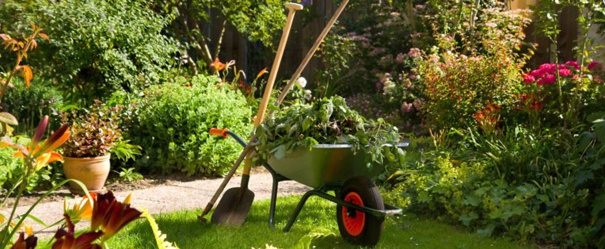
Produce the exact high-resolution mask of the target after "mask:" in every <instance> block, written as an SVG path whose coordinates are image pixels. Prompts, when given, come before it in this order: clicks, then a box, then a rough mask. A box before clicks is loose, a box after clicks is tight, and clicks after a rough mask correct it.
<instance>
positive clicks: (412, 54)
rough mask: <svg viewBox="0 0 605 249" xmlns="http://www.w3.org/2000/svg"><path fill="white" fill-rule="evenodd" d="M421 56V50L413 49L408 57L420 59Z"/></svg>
mask: <svg viewBox="0 0 605 249" xmlns="http://www.w3.org/2000/svg"><path fill="white" fill-rule="evenodd" d="M421 55H422V52H420V49H419V48H411V49H410V52H408V56H409V57H410V58H415V57H420V56H421Z"/></svg>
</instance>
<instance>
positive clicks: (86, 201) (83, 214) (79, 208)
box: [63, 193, 97, 224]
mask: <svg viewBox="0 0 605 249" xmlns="http://www.w3.org/2000/svg"><path fill="white" fill-rule="evenodd" d="M90 195H91V197H92V199H91V198H88V196H84V197H82V199H81V200H80V202H78V203H74V205H73V206H72V207H71V208H68V207H67V199H65V200H64V201H63V210H64V212H65V215H67V216H69V219H70V220H71V221H72V222H73V223H74V224H76V223H78V222H80V221H81V220H90V219H91V218H92V210H93V206H94V202H95V199H96V198H97V194H96V193H90Z"/></svg>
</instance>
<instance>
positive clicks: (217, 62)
mask: <svg viewBox="0 0 605 249" xmlns="http://www.w3.org/2000/svg"><path fill="white" fill-rule="evenodd" d="M210 67H214V68H215V69H216V71H217V72H220V71H223V69H225V68H226V67H227V65H226V64H225V63H222V62H221V61H220V60H219V59H218V58H216V59H215V60H214V62H212V63H210Z"/></svg>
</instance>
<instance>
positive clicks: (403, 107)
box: [401, 101, 414, 112]
mask: <svg viewBox="0 0 605 249" xmlns="http://www.w3.org/2000/svg"><path fill="white" fill-rule="evenodd" d="M413 106H414V105H413V104H412V103H408V102H407V101H403V103H401V111H402V112H411V111H412V107H413Z"/></svg>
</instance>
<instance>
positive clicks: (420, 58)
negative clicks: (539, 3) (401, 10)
mask: <svg viewBox="0 0 605 249" xmlns="http://www.w3.org/2000/svg"><path fill="white" fill-rule="evenodd" d="M526 14H527V13H526V12H518V11H502V10H501V9H500V8H490V9H483V10H482V12H481V13H480V14H479V16H478V18H479V19H480V20H481V21H482V22H480V23H476V24H474V26H473V27H475V28H476V29H477V33H476V34H475V35H474V37H473V39H475V40H474V42H473V46H469V44H468V42H469V41H468V40H466V39H462V40H458V39H459V38H457V37H455V36H450V35H448V34H447V32H445V34H436V35H435V36H434V39H435V41H436V43H437V44H438V46H436V47H433V48H432V49H431V50H430V51H429V52H426V51H424V52H423V51H421V50H420V49H418V48H413V49H411V50H410V52H409V53H407V54H405V55H401V56H398V59H397V60H398V63H403V64H404V65H405V68H406V70H405V71H404V72H403V73H402V74H400V75H399V78H398V80H397V81H393V80H392V79H391V77H389V76H388V75H387V76H386V77H385V79H383V80H381V84H380V85H381V88H382V90H383V94H384V95H386V96H387V97H388V101H389V102H390V103H393V104H395V105H396V106H397V108H398V109H399V110H400V114H401V117H402V118H403V119H404V121H406V120H409V119H412V120H414V122H415V124H416V125H418V126H420V124H422V126H424V127H425V128H437V129H443V128H445V129H447V128H450V127H467V126H471V127H478V128H480V129H482V130H484V129H488V130H493V129H494V128H496V126H497V125H498V124H499V122H500V121H499V120H500V117H501V116H502V115H510V114H511V110H512V109H513V107H514V103H515V101H516V96H517V94H516V92H517V91H518V90H519V89H518V88H519V87H520V86H521V83H522V81H521V80H520V76H521V73H522V67H523V65H524V64H525V62H526V61H527V59H528V56H527V55H526V54H524V53H520V52H519V49H520V47H519V44H521V42H522V40H523V39H524V37H525V34H524V33H523V27H524V26H525V25H527V24H528V22H529V19H528V18H527V17H526ZM487 112H489V115H486V114H487Z"/></svg>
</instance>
